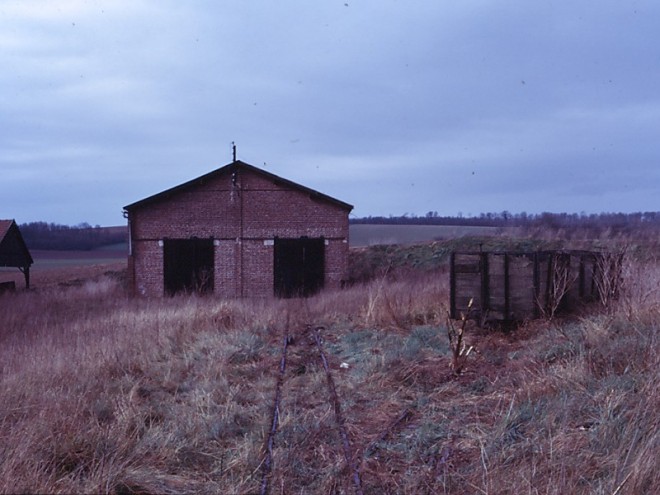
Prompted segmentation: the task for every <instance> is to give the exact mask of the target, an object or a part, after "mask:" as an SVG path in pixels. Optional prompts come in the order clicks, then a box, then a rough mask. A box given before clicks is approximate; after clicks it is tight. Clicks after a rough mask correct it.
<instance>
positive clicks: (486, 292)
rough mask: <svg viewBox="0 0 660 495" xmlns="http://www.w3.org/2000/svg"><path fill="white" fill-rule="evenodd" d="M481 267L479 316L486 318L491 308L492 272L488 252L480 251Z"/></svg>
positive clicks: (482, 318)
mask: <svg viewBox="0 0 660 495" xmlns="http://www.w3.org/2000/svg"><path fill="white" fill-rule="evenodd" d="M479 269H480V271H481V303H480V304H479V313H480V314H479V318H480V320H482V321H483V320H484V319H485V318H486V316H487V315H488V310H489V309H490V305H489V301H490V272H489V269H488V253H480V255H479Z"/></svg>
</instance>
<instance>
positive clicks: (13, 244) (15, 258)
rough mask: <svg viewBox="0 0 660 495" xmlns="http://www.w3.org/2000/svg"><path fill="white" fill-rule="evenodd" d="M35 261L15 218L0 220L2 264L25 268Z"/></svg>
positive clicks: (0, 264) (0, 263) (0, 254)
mask: <svg viewBox="0 0 660 495" xmlns="http://www.w3.org/2000/svg"><path fill="white" fill-rule="evenodd" d="M32 263H34V260H33V259H32V255H31V254H30V251H29V250H28V248H27V245H26V244H25V241H24V240H23V236H22V235H21V231H20V230H19V229H18V225H16V222H15V221H14V220H0V266H12V267H19V268H24V267H26V266H30V265H31V264H32Z"/></svg>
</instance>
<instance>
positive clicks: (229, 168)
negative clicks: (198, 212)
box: [124, 160, 353, 212]
mask: <svg viewBox="0 0 660 495" xmlns="http://www.w3.org/2000/svg"><path fill="white" fill-rule="evenodd" d="M239 170H246V171H250V172H254V173H256V174H258V175H261V176H262V177H265V178H266V179H269V180H271V181H272V182H274V183H276V184H281V185H284V186H286V187H289V188H291V189H295V190H298V191H301V192H304V193H306V194H309V195H310V196H311V197H313V198H315V199H318V200H321V201H325V202H327V203H331V204H333V205H335V206H338V207H340V208H342V209H344V210H347V211H349V212H350V211H351V210H352V209H353V205H350V204H348V203H344V202H343V201H340V200H338V199H335V198H333V197H330V196H328V195H326V194H323V193H320V192H318V191H315V190H314V189H310V188H309V187H305V186H302V185H300V184H297V183H295V182H293V181H290V180H288V179H284V178H282V177H279V176H277V175H275V174H271V173H270V172H266V171H265V170H262V169H260V168H257V167H255V166H253V165H250V164H248V163H245V162H242V161H240V160H236V161H234V162H232V163H230V164H228V165H225V166H224V167H221V168H219V169H216V170H213V171H212V172H209V173H208V174H204V175H202V176H200V177H197V178H196V179H192V180H189V181H188V182H184V183H183V184H180V185H178V186H175V187H172V188H170V189H166V190H165V191H162V192H160V193H158V194H154V195H153V196H149V197H147V198H144V199H142V200H140V201H136V202H135V203H131V204H130V205H127V206H124V210H126V211H129V212H130V211H131V210H135V209H136V208H140V207H142V206H146V205H148V204H151V203H154V202H156V201H160V200H163V199H167V198H169V197H170V196H172V195H174V194H176V193H179V192H182V191H186V190H188V189H191V188H194V187H195V186H197V185H201V184H203V183H204V182H206V181H208V180H209V179H213V178H215V177H218V176H220V175H223V174H227V173H234V172H236V171H239Z"/></svg>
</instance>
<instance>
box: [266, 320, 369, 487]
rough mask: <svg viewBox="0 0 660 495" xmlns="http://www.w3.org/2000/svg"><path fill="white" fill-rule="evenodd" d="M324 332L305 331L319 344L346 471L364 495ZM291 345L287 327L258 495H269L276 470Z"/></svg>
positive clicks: (308, 329) (314, 328)
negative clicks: (275, 454) (275, 449)
mask: <svg viewBox="0 0 660 495" xmlns="http://www.w3.org/2000/svg"><path fill="white" fill-rule="evenodd" d="M322 329H323V327H318V326H317V327H313V326H311V325H308V326H307V327H306V330H307V332H311V331H313V337H314V342H315V343H316V347H317V349H318V352H319V357H320V359H321V362H322V364H323V369H324V370H325V375H326V383H327V387H328V391H329V394H330V400H331V401H332V406H333V408H334V411H335V421H336V423H337V427H338V429H339V435H340V437H341V441H342V447H343V453H344V458H345V460H346V465H347V467H348V468H349V470H350V471H351V477H352V480H353V484H354V485H355V493H356V494H357V495H364V492H363V491H362V481H361V479H360V472H359V470H358V466H357V464H356V463H355V462H354V460H353V454H352V451H351V444H350V441H349V439H348V432H347V431H346V421H345V419H344V415H343V413H342V410H341V403H340V402H339V397H338V395H337V389H336V387H335V382H334V378H333V377H332V373H331V371H330V365H329V364H328V359H327V357H326V355H325V351H324V350H323V341H322V338H321V335H320V330H322ZM291 343H292V339H291V336H290V334H289V325H288V324H287V328H286V335H285V336H284V341H283V343H282V353H281V357H280V366H279V374H278V376H277V382H276V385H275V398H274V399H273V413H272V421H271V426H270V431H269V432H268V439H267V441H266V445H265V451H266V454H265V457H264V459H263V460H262V461H261V471H262V477H261V490H260V492H259V493H260V495H267V493H268V487H269V479H270V475H271V472H272V469H273V446H274V445H275V435H276V434H277V428H278V424H279V418H280V403H281V401H282V386H283V384H284V375H285V372H286V359H287V350H288V347H289V344H291Z"/></svg>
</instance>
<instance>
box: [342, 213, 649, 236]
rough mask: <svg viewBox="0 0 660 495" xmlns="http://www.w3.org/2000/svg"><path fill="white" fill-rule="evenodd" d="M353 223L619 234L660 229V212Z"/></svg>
mask: <svg viewBox="0 0 660 495" xmlns="http://www.w3.org/2000/svg"><path fill="white" fill-rule="evenodd" d="M350 222H351V223H353V224H390V225H462V226H480V227H523V228H528V229H534V228H545V229H574V228H581V229H588V230H594V231H605V230H610V231H611V232H616V233H632V232H637V231H639V230H640V229H641V230H646V229H648V228H651V229H658V228H660V212H658V211H647V212H636V213H592V214H586V213H548V212H544V213H525V212H522V213H510V212H508V211H503V212H500V213H481V214H480V215H479V216H467V217H466V216H463V215H462V214H459V215H457V216H444V215H439V214H438V212H437V211H429V212H428V213H427V214H426V215H424V216H415V215H412V216H411V215H408V214H404V215H401V216H391V215H390V216H389V217H371V216H370V217H363V218H352V219H351V220H350Z"/></svg>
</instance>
